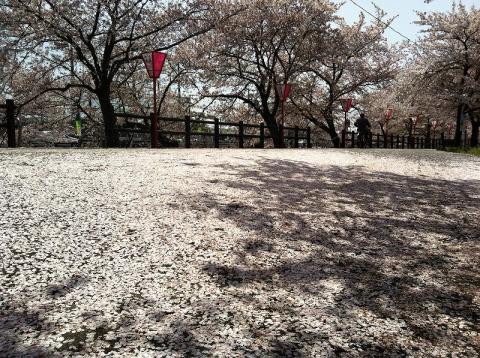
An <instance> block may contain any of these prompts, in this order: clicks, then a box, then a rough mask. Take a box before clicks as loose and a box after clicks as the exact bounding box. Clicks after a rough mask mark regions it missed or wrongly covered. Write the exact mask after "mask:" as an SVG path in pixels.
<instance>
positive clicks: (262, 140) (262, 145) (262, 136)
mask: <svg viewBox="0 0 480 358" xmlns="http://www.w3.org/2000/svg"><path fill="white" fill-rule="evenodd" d="M260 148H265V124H264V123H263V122H262V123H260Z"/></svg>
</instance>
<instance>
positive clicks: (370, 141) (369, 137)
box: [368, 132, 373, 148]
mask: <svg viewBox="0 0 480 358" xmlns="http://www.w3.org/2000/svg"><path fill="white" fill-rule="evenodd" d="M368 146H369V147H370V148H373V134H372V132H369V133H368Z"/></svg>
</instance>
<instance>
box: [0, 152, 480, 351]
mask: <svg viewBox="0 0 480 358" xmlns="http://www.w3.org/2000/svg"><path fill="white" fill-rule="evenodd" d="M479 223H480V158H476V157H473V156H464V155H458V154H453V153H445V152H436V151H428V150H425V151H419V150H415V151H413V150H411V151H407V150H405V151H401V150H397V151H394V150H364V151H360V150H350V151H349V150H343V151H342V150H215V149H211V150H210V149H208V150H207V149H206V150H157V151H154V150H26V149H19V150H0V253H1V273H0V356H2V357H4V356H34V357H39V356H45V357H65V356H72V355H83V356H91V357H98V356H102V355H103V354H105V355H109V356H141V357H158V356H173V357H175V356H179V357H180V356H211V355H215V356H221V357H244V356H251V357H255V356H257V357H264V356H289V357H301V356H307V357H310V356H315V357H335V356H338V357H357V356H368V357H375V356H379V357H380V356H388V357H395V356H399V357H403V356H412V357H430V356H432V357H433V356H435V357H437V356H438V357H444V356H449V354H453V356H456V357H475V356H478V355H479V354H480V232H479Z"/></svg>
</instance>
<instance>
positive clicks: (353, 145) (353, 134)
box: [350, 131, 355, 148]
mask: <svg viewBox="0 0 480 358" xmlns="http://www.w3.org/2000/svg"><path fill="white" fill-rule="evenodd" d="M350 133H351V134H352V140H351V142H352V148H355V132H354V131H351V132H350Z"/></svg>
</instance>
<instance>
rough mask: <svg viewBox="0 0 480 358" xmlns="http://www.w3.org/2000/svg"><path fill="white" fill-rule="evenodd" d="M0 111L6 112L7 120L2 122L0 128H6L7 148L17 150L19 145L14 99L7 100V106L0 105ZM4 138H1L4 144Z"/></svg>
mask: <svg viewBox="0 0 480 358" xmlns="http://www.w3.org/2000/svg"><path fill="white" fill-rule="evenodd" d="M0 109H3V110H5V117H4V118H5V120H3V121H0V127H1V128H6V135H7V146H8V147H9V148H15V147H16V145H17V143H16V139H15V103H14V102H13V100H12V99H7V100H6V101H5V104H0ZM3 141H4V136H2V138H1V142H2V143H3Z"/></svg>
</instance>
